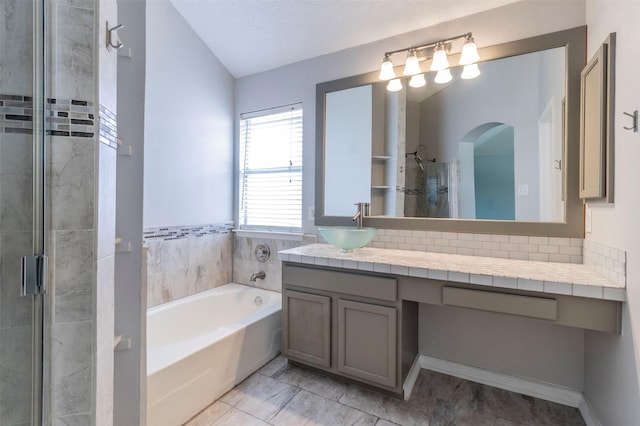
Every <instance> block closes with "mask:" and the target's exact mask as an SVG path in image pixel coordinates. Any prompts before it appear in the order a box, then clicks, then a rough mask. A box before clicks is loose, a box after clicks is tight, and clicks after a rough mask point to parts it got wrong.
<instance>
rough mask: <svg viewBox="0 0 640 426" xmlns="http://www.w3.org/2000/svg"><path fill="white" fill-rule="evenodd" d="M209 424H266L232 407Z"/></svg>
mask: <svg viewBox="0 0 640 426" xmlns="http://www.w3.org/2000/svg"><path fill="white" fill-rule="evenodd" d="M209 425H211V426H268V425H269V423H265V422H263V421H262V420H260V419H257V418H255V417H253V416H251V415H249V414H247V413H244V412H242V411H240V410H236V409H235V408H232V409H231V410H229V411H227V413H226V414H225V415H223V416H222V417H221V418H220V419H219V420H217V421H215V422H213V423H209Z"/></svg>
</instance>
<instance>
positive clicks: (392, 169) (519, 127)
mask: <svg viewBox="0 0 640 426" xmlns="http://www.w3.org/2000/svg"><path fill="white" fill-rule="evenodd" d="M585 32H586V29H585V27H580V28H575V29H572V30H566V31H561V32H558V33H552V34H546V35H543V36H538V37H534V38H531V39H525V40H519V41H515V42H510V43H506V44H503V45H498V46H492V47H488V48H484V49H481V50H480V56H481V58H482V62H481V63H480V64H479V68H480V71H481V74H480V76H479V77H477V78H475V79H473V80H461V79H460V78H459V73H460V70H457V69H453V70H452V73H453V74H454V79H453V80H452V81H451V82H449V83H447V84H444V85H440V84H436V83H434V82H433V81H432V79H433V76H432V75H429V74H428V75H427V81H428V83H427V85H426V86H425V87H422V88H413V87H406V86H407V83H408V81H406V80H405V81H403V86H405V87H406V88H403V89H402V90H400V91H398V92H389V91H387V90H386V84H387V82H381V81H379V80H378V79H377V72H373V73H369V74H365V75H360V76H355V77H349V78H346V79H341V80H335V81H331V82H326V83H321V84H319V85H318V86H317V126H316V131H317V145H316V161H317V164H316V171H317V176H316V212H317V213H316V225H338V224H340V225H348V224H349V223H350V221H351V216H352V215H353V213H354V212H355V210H354V206H353V204H354V203H355V202H358V201H365V202H370V203H371V215H372V217H371V218H369V219H367V224H368V226H376V227H382V228H397V229H423V230H439V231H449V232H479V233H498V234H514V235H553V236H574V237H582V234H583V218H582V206H581V203H580V200H579V199H578V197H577V177H578V175H577V159H578V152H577V139H578V122H577V117H578V115H577V112H578V111H577V109H578V105H579V104H578V102H579V75H580V69H581V68H582V66H583V64H584V56H585ZM456 56H457V55H450V62H451V63H457V58H456ZM423 69H427V67H426V66H423ZM455 76H458V77H457V78H456V77H455Z"/></svg>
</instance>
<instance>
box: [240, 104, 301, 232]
mask: <svg viewBox="0 0 640 426" xmlns="http://www.w3.org/2000/svg"><path fill="white" fill-rule="evenodd" d="M239 170H240V176H239V191H240V206H239V207H240V208H239V210H240V214H239V218H238V219H239V223H238V225H239V228H241V229H257V230H273V231H283V232H296V231H297V232H299V231H300V230H301V229H302V104H296V105H288V106H285V107H279V108H273V109H270V110H265V111H258V112H254V113H246V114H242V115H241V116H240V167H239Z"/></svg>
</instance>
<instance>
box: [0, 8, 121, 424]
mask: <svg viewBox="0 0 640 426" xmlns="http://www.w3.org/2000/svg"><path fill="white" fill-rule="evenodd" d="M104 2H110V3H113V6H115V1H112V0H101V1H100V4H101V3H104ZM31 4H32V2H30V1H22V0H7V1H3V2H1V3H0V32H1V34H0V50H1V52H2V54H0V68H2V70H3V72H2V73H0V94H4V95H5V96H1V99H0V257H1V260H0V275H1V278H0V279H1V281H0V284H1V285H0V312H1V314H0V339H1V342H2V344H1V345H0V377H2V380H1V381H0V424H2V425H3V426H4V425H7V426H13V425H22V424H26V423H28V422H29V416H30V412H29V407H28V403H29V395H30V391H31V390H30V381H31V375H30V369H31V365H30V364H31V361H30V353H31V332H30V320H31V319H30V318H31V312H30V311H31V309H30V304H31V300H30V299H29V298H19V297H18V296H17V295H18V287H17V283H18V282H19V269H20V268H19V259H20V257H21V256H22V255H25V254H28V253H29V252H30V251H31V231H30V229H31V220H32V219H31V196H30V191H31V189H30V188H31V168H30V167H31V166H30V163H31V161H30V159H31V136H30V133H31V122H32V120H31V115H32V109H31V105H30V102H31V98H30V93H31V84H32V82H31V80H32V73H31V56H32V55H31V53H30V51H31V42H32V35H31ZM97 5H98V2H96V1H94V0H50V1H48V3H47V6H48V8H47V10H48V12H49V15H48V17H47V24H48V32H47V36H49V37H50V38H49V46H50V47H51V51H50V53H51V58H52V61H51V65H52V66H51V75H50V78H49V80H48V82H49V83H50V84H49V90H50V92H49V93H48V96H49V98H50V100H49V103H48V107H49V108H48V112H47V122H48V130H49V132H48V135H49V136H50V137H49V138H48V139H47V144H48V146H47V151H48V158H47V163H48V174H47V176H46V178H47V186H48V188H47V189H48V194H49V197H50V199H49V200H48V203H47V205H48V207H49V221H50V224H51V229H50V231H49V234H48V255H49V265H50V270H49V288H48V291H47V297H48V300H47V307H46V318H45V321H46V327H45V335H46V337H47V340H46V341H45V383H46V385H47V386H46V388H47V389H49V390H50V392H51V394H50V395H49V396H47V397H46V398H45V402H46V404H45V406H46V408H45V418H46V419H48V420H47V423H51V424H56V425H57V424H82V425H86V424H96V425H107V424H112V423H113V422H112V421H111V419H110V415H111V414H110V413H111V411H112V404H110V403H109V401H110V400H112V389H113V388H112V385H111V387H110V383H112V381H113V303H114V301H113V283H114V279H113V260H114V251H115V243H114V240H115V231H114V229H115V228H114V226H115V213H114V207H115V201H114V200H115V166H116V150H115V144H114V143H112V142H113V138H111V139H109V138H107V140H105V141H104V142H105V143H99V141H101V140H102V139H99V137H98V135H97V133H96V132H97V129H98V127H99V126H97V124H98V123H97V122H96V117H98V113H99V111H100V112H102V114H103V116H104V115H105V114H108V118H109V119H110V120H109V121H108V124H109V125H110V126H111V128H110V131H111V132H110V134H111V136H113V135H114V134H115V131H116V127H115V119H116V117H115V114H113V113H111V112H109V111H108V108H102V109H99V108H98V106H99V102H98V100H97V99H96V93H97V91H96V87H97V83H96V78H95V77H96V74H95V71H94V70H95V69H96V60H95V51H94V39H95V25H96V21H97V20H96V9H95V8H96V6H97ZM114 10H115V9H114ZM101 28H102V26H101ZM5 31H6V33H5ZM25 52H26V54H25ZM110 60H111V61H112V62H113V63H115V62H116V56H115V54H114V55H113V56H111V58H110ZM113 81H115V80H113ZM112 90H113V91H114V92H115V85H114V86H113V87H112ZM98 96H101V95H100V94H98ZM18 97H19V99H18ZM107 136H109V135H107ZM13 283H15V285H14V284H13ZM25 336H26V337H25ZM96 401H98V402H96Z"/></svg>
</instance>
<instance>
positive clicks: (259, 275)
mask: <svg viewBox="0 0 640 426" xmlns="http://www.w3.org/2000/svg"><path fill="white" fill-rule="evenodd" d="M266 276H267V274H265V273H264V271H260V272H258V273H257V274H251V279H250V280H249V281H251V282H252V283H254V282H256V280H264V277H266Z"/></svg>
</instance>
